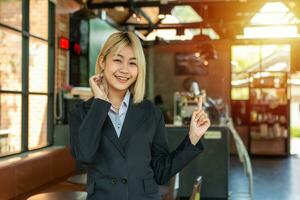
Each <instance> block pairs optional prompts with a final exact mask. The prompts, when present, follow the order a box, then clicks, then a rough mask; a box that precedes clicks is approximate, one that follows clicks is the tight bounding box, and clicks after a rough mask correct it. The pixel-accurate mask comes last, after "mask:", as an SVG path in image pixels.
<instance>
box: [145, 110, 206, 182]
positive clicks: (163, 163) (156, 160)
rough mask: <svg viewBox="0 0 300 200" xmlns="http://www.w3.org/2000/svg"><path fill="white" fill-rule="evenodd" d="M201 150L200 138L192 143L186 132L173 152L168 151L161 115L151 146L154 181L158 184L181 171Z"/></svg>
mask: <svg viewBox="0 0 300 200" xmlns="http://www.w3.org/2000/svg"><path fill="white" fill-rule="evenodd" d="M202 151H203V145H202V142H201V140H199V142H198V143H197V144H196V145H193V144H192V143H191V141H190V139H189V136H188V134H187V135H186V136H185V138H184V139H183V141H182V142H181V143H180V144H179V146H178V147H177V148H176V149H175V150H174V151H173V152H170V151H169V146H168V140H167V131H166V128H165V122H164V118H163V115H161V116H160V119H159V122H158V124H157V127H156V132H155V136H154V139H153V142H152V148H151V154H152V160H151V166H152V169H153V171H154V176H155V180H156V182H157V183H158V184H165V183H167V182H168V181H169V179H170V178H172V177H173V176H174V175H175V174H176V173H177V172H179V171H181V170H182V169H183V168H184V167H185V166H186V165H187V164H188V163H189V162H190V161H191V160H193V159H194V158H195V157H196V156H197V155H198V154H199V153H200V152H202Z"/></svg>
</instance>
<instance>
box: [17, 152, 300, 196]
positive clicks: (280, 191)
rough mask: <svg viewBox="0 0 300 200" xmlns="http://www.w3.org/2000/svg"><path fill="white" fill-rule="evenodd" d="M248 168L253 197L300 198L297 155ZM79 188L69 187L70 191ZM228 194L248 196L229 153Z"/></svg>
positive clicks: (63, 184) (56, 187)
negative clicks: (251, 175) (252, 186)
mask: <svg viewBox="0 0 300 200" xmlns="http://www.w3.org/2000/svg"><path fill="white" fill-rule="evenodd" d="M252 167H253V175H254V197H253V199H254V200H300V189H299V186H300V156H297V155H293V156H290V157H288V158H252ZM71 187H74V186H71ZM66 188H68V189H70V183H67V182H66V181H62V182H60V183H59V184H55V185H54V186H48V187H46V189H45V188H43V189H42V190H41V189H40V191H39V192H41V191H43V192H49V191H57V190H61V191H62V190H65V189H66ZM82 189H83V188H73V190H82ZM39 192H38V193H39ZM34 193H36V191H35V192H34ZM32 194H33V193H31V194H30V195H32ZM229 194H230V200H246V199H250V198H249V195H248V179H247V177H246V176H245V174H244V171H243V167H242V164H241V163H240V162H239V160H238V157H236V156H232V157H231V159H230V177H229ZM30 195H28V194H27V195H26V196H23V198H17V199H20V200H24V199H26V198H24V197H28V196H30Z"/></svg>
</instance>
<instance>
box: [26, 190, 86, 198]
mask: <svg viewBox="0 0 300 200" xmlns="http://www.w3.org/2000/svg"><path fill="white" fill-rule="evenodd" d="M86 197H87V193H86V192H77V191H63V192H49V193H41V194H36V195H34V196H31V197H29V198H28V199H27V200H85V199H86Z"/></svg>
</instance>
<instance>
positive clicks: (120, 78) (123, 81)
mask: <svg viewBox="0 0 300 200" xmlns="http://www.w3.org/2000/svg"><path fill="white" fill-rule="evenodd" d="M115 77H116V79H117V80H118V81H119V82H121V83H126V82H127V81H128V80H129V78H127V77H123V76H115Z"/></svg>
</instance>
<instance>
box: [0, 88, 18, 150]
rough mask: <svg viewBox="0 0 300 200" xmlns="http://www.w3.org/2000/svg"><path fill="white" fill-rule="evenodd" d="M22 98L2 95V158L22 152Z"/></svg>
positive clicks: (0, 136)
mask: <svg viewBox="0 0 300 200" xmlns="http://www.w3.org/2000/svg"><path fill="white" fill-rule="evenodd" d="M21 111H22V97H21V95H20V94H8V93H0V116H1V117H0V156H4V155H8V154H13V153H18V152H20V151H21V125H22V116H21Z"/></svg>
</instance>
